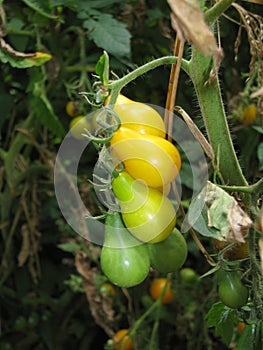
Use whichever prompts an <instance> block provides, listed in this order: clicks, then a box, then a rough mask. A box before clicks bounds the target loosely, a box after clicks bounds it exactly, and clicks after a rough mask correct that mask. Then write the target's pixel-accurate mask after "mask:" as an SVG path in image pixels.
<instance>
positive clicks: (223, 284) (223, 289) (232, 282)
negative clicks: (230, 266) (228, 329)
mask: <svg viewBox="0 0 263 350" xmlns="http://www.w3.org/2000/svg"><path fill="white" fill-rule="evenodd" d="M217 275H218V295H219V298H220V299H221V301H222V302H223V303H224V304H225V305H227V306H228V307H230V308H232V309H236V308H239V307H241V306H244V305H245V304H246V303H247V299H248V289H247V287H245V286H244V285H243V283H242V282H241V280H240V276H239V273H238V271H224V270H222V269H219V270H218V271H217Z"/></svg>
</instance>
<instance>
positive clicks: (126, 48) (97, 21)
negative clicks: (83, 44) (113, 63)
mask: <svg viewBox="0 0 263 350" xmlns="http://www.w3.org/2000/svg"><path fill="white" fill-rule="evenodd" d="M83 27H84V28H86V29H88V30H89V34H88V35H89V38H91V39H92V40H94V42H95V44H96V45H97V46H98V47H101V48H102V49H104V50H105V51H107V52H109V53H111V54H112V55H114V56H116V57H129V56H130V38H131V34H130V33H129V32H128V30H127V29H126V26H125V24H123V23H121V22H119V21H117V20H116V19H114V18H113V17H112V15H110V14H105V13H103V14H100V15H96V16H93V18H90V19H87V20H86V21H84V22H83Z"/></svg>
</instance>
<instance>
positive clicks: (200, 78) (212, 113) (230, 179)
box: [189, 48, 247, 186]
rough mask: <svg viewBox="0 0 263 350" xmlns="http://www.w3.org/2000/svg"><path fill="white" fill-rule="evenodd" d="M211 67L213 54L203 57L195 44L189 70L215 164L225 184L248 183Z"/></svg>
mask: <svg viewBox="0 0 263 350" xmlns="http://www.w3.org/2000/svg"><path fill="white" fill-rule="evenodd" d="M212 69H213V60H212V58H211V57H204V56H203V55H202V54H201V53H200V52H198V51H197V50H196V49H195V48H193V51H192V59H191V62H190V70H189V74H190V77H191V79H192V82H193V84H194V88H195V91H196V94H197V98H198V101H199V106H200V109H201V113H202V116H203V120H204V123H205V127H206V132H207V135H208V139H209V141H210V144H211V146H212V148H213V151H214V154H215V159H216V161H217V164H216V165H217V167H218V170H219V172H220V174H221V176H222V178H223V180H224V182H225V184H229V185H235V186H247V181H246V179H245V177H244V175H243V173H242V170H241V167H240V164H239V162H238V159H237V156H236V152H235V149H234V146H233V142H232V139H231V135H230V131H229V127H228V123H227V119H226V114H225V110H224V105H223V101H222V97H221V93H220V87H219V82H218V77H217V74H216V73H215V75H214V77H213V80H212V81H210V82H209V81H208V79H209V77H210V73H211V71H212Z"/></svg>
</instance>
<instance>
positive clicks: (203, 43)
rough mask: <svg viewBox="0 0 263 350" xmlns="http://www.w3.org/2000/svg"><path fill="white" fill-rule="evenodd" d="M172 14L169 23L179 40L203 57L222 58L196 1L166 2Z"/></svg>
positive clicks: (169, 0) (177, 0) (179, 0)
mask: <svg viewBox="0 0 263 350" xmlns="http://www.w3.org/2000/svg"><path fill="white" fill-rule="evenodd" d="M167 1H168V3H169V5H170V7H171V10H172V13H171V23H172V27H173V29H174V30H175V31H176V32H177V34H178V36H179V38H180V39H181V40H186V41H188V42H189V43H190V44H193V45H194V46H195V47H196V48H197V50H199V51H200V52H201V53H202V54H203V55H205V56H214V57H215V58H217V59H216V61H218V60H219V57H221V56H222V51H221V49H220V48H219V47H218V46H217V43H216V40H215V37H214V34H213V32H212V31H211V30H210V29H209V27H208V26H207V24H206V23H205V19H204V15H203V12H202V10H201V8H200V6H199V3H198V0H167Z"/></svg>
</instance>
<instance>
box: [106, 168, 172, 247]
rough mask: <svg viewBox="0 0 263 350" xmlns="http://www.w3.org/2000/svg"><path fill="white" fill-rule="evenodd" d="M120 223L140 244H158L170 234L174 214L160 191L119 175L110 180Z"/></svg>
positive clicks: (126, 176) (125, 173)
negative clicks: (120, 217) (118, 209)
mask: <svg viewBox="0 0 263 350" xmlns="http://www.w3.org/2000/svg"><path fill="white" fill-rule="evenodd" d="M112 190H113V192H114V194H115V196H116V197H117V199H118V201H119V204H120V207H121V213H122V218H123V221H124V223H125V225H126V227H127V229H128V230H129V231H130V232H131V233H132V234H133V235H134V236H135V237H136V238H137V239H139V240H140V241H143V242H148V243H158V242H161V241H163V240H164V239H166V238H167V237H168V236H169V235H170V234H171V233H172V231H173V229H174V226H175V222H176V213H175V209H174V206H173V204H172V202H171V201H170V200H169V199H168V198H167V197H165V196H164V195H163V194H162V193H161V192H160V191H158V190H156V189H154V188H151V187H148V186H146V185H145V184H143V183H141V182H139V181H134V179H133V178H132V177H131V176H130V175H129V174H128V173H127V172H125V171H124V172H122V173H120V174H119V176H118V177H117V178H115V179H113V181H112Z"/></svg>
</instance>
